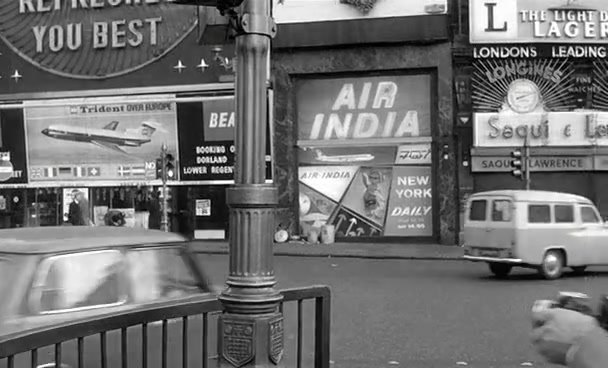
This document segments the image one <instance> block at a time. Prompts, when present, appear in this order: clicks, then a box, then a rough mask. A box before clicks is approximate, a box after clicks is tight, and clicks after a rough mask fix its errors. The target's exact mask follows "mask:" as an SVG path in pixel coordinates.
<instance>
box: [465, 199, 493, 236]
mask: <svg viewBox="0 0 608 368" xmlns="http://www.w3.org/2000/svg"><path fill="white" fill-rule="evenodd" d="M488 206H489V201H488V200H487V199H486V198H472V199H470V200H469V203H468V208H467V211H466V219H465V225H464V246H469V247H485V246H486V244H487V240H486V229H487V226H488V221H487V220H488Z"/></svg>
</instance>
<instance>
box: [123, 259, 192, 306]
mask: <svg viewBox="0 0 608 368" xmlns="http://www.w3.org/2000/svg"><path fill="white" fill-rule="evenodd" d="M127 262H128V265H129V280H130V283H131V295H132V297H133V300H134V301H135V302H137V303H144V302H151V301H154V300H157V299H163V298H177V297H182V296H187V295H195V294H200V293H202V292H203V290H202V289H201V288H200V287H199V283H198V282H197V279H196V277H195V276H194V273H193V272H192V269H191V268H190V266H189V265H188V263H187V262H186V261H185V259H184V256H183V255H182V253H181V252H180V249H179V248H177V247H173V248H153V249H133V250H131V251H129V252H128V253H127Z"/></svg>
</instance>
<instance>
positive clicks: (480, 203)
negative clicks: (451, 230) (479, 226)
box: [469, 199, 487, 221]
mask: <svg viewBox="0 0 608 368" xmlns="http://www.w3.org/2000/svg"><path fill="white" fill-rule="evenodd" d="M486 208H487V201H486V200H485V199H481V200H475V201H472V202H471V211H470V212H469V220H471V221H485V220H486Z"/></svg>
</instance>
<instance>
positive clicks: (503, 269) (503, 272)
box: [488, 262, 513, 279]
mask: <svg viewBox="0 0 608 368" xmlns="http://www.w3.org/2000/svg"><path fill="white" fill-rule="evenodd" d="M488 266H490V272H492V273H493V274H494V276H496V277H498V278H501V279H503V278H505V277H507V276H509V272H511V268H513V266H511V265H509V264H505V263H496V262H490V263H488Z"/></svg>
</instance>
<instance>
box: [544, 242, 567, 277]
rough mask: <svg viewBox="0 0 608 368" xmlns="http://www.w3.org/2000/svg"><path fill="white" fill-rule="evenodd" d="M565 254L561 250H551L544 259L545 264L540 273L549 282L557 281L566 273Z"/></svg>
mask: <svg viewBox="0 0 608 368" xmlns="http://www.w3.org/2000/svg"><path fill="white" fill-rule="evenodd" d="M564 258H565V257H564V252H563V251H561V250H555V249H552V250H549V251H547V252H546V253H545V256H544V257H543V263H542V264H541V265H540V267H539V269H538V271H539V272H540V274H541V275H542V276H543V277H544V278H545V279H547V280H555V279H558V278H560V277H561V276H562V273H563V272H564V266H565V264H564V263H565V262H564Z"/></svg>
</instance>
